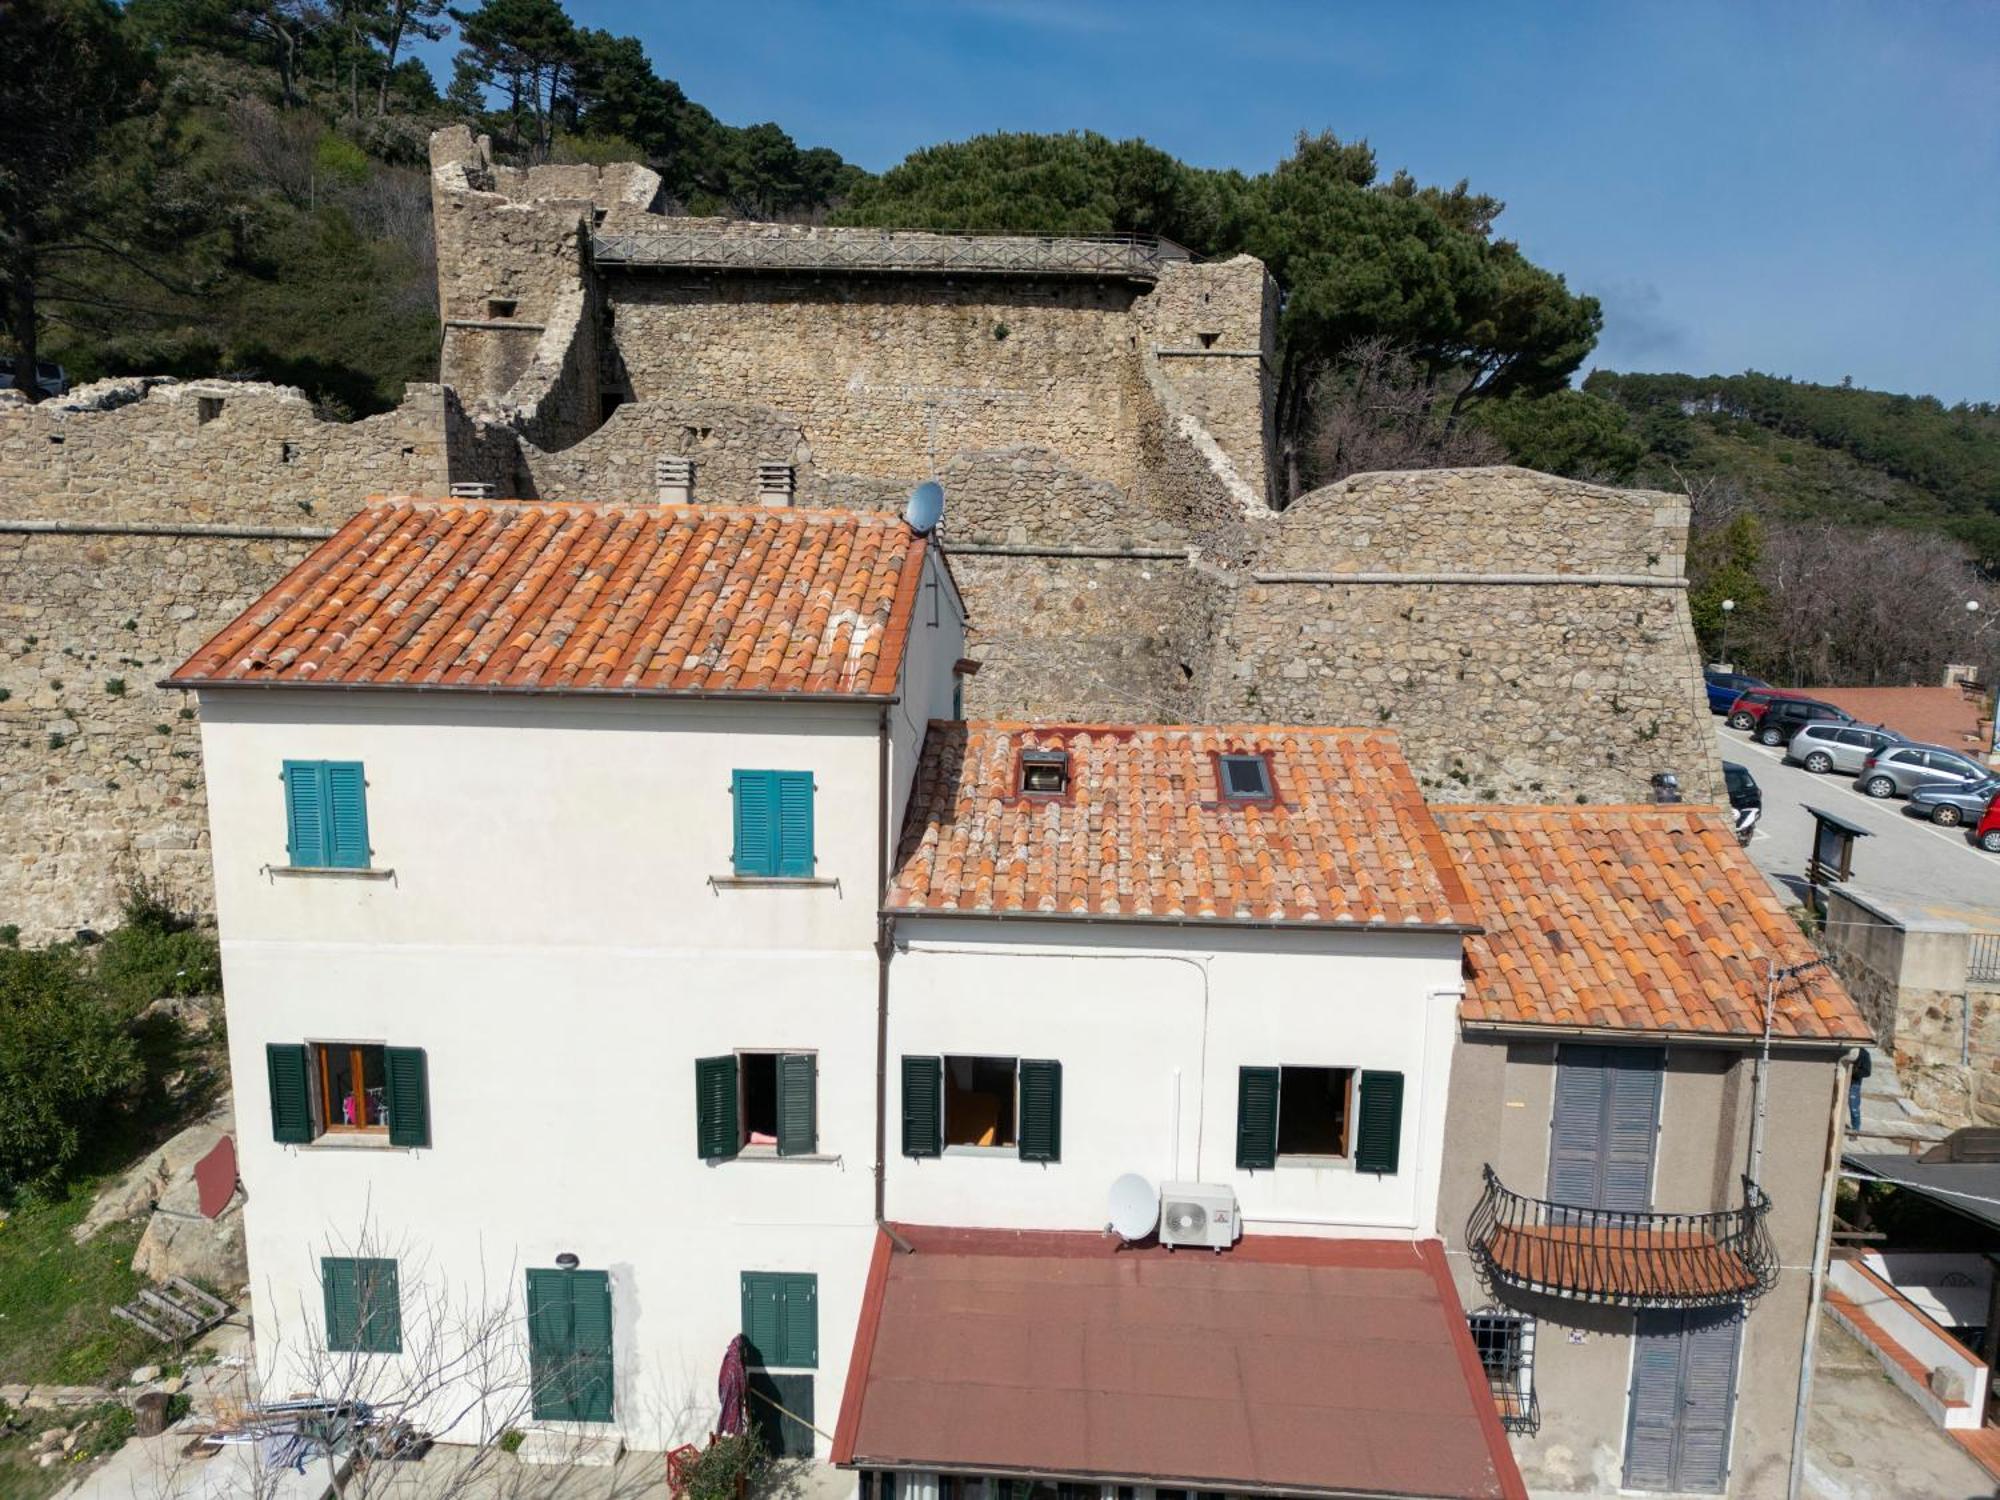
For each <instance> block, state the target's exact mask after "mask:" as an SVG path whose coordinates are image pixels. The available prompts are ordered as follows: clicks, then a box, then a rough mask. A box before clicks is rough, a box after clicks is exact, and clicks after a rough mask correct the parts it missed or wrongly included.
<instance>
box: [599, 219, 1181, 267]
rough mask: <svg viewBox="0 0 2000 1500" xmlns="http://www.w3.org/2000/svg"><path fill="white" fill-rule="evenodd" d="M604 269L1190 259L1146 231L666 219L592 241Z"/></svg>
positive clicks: (1118, 263)
mask: <svg viewBox="0 0 2000 1500" xmlns="http://www.w3.org/2000/svg"><path fill="white" fill-rule="evenodd" d="M592 250H593V254H594V256H595V258H596V261H597V263H598V264H599V265H600V266H625V267H632V268H644V267H656V268H659V269H663V270H704V271H778V272H787V271H789V272H800V271H805V272H815V271H817V272H855V271H872V272H901V273H929V274H933V275H952V274H957V275H976V276H1029V277H1079V278H1084V279H1094V280H1120V281H1137V282H1152V281H1157V280H1158V279H1159V276H1160V266H1161V263H1162V262H1164V261H1169V260H1186V259H1187V258H1188V252H1187V251H1186V250H1184V249H1182V248H1181V247H1180V246H1178V245H1176V244H1174V243H1172V242H1171V241H1169V240H1161V239H1157V238H1155V237H1154V236H1152V235H1144V234H1089V235H1085V234H1076V235H1024V234H1022V235H1016V234H947V233H937V232H932V231H929V230H922V231H911V230H889V229H821V228H814V229H802V228H793V227H791V226H788V225H743V224H738V225H716V224H700V223H689V222H686V221H676V220H673V219H667V220H664V221H662V222H661V223H660V224H659V225H658V226H657V227H655V226H651V225H649V226H647V227H646V228H644V229H636V230H619V231H616V232H606V231H604V230H599V231H598V232H597V233H596V234H595V235H594V236H593V239H592Z"/></svg>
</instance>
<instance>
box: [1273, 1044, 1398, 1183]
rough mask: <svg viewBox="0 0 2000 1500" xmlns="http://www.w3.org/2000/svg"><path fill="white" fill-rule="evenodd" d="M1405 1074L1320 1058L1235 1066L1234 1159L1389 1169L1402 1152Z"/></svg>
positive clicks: (1364, 1168)
mask: <svg viewBox="0 0 2000 1500" xmlns="http://www.w3.org/2000/svg"><path fill="white" fill-rule="evenodd" d="M1402 1129H1403V1075H1402V1074H1401V1073H1388V1072H1379V1073H1378V1072H1373V1071H1368V1072H1364V1071H1360V1070H1358V1069H1354V1068H1332V1067H1318V1066H1285V1067H1246V1068H1239V1069H1238V1070H1237V1083H1236V1165H1237V1166H1239V1167H1242V1168H1244V1169H1246V1170H1251V1171H1255V1170H1257V1169H1260V1168H1268V1167H1275V1166H1278V1165H1279V1164H1280V1163H1284V1162H1293V1163H1298V1164H1301V1165H1308V1166H1310V1165H1313V1164H1315V1163H1333V1162H1345V1161H1351V1162H1352V1163H1353V1164H1354V1167H1355V1169H1356V1170H1357V1171H1362V1172H1377V1173H1382V1174H1385V1175H1387V1174H1390V1173H1393V1172H1395V1171H1396V1169H1397V1165H1398V1162H1399V1159H1400V1155H1401V1140H1402Z"/></svg>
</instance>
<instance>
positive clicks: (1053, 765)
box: [1021, 750, 1069, 797]
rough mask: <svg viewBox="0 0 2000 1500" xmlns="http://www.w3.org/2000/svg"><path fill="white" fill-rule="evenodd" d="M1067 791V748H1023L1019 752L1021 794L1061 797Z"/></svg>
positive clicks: (1026, 795) (1025, 795)
mask: <svg viewBox="0 0 2000 1500" xmlns="http://www.w3.org/2000/svg"><path fill="white" fill-rule="evenodd" d="M1068 792H1069V752H1068V751H1067V750H1023V751H1022V752H1021V795H1022V796H1024V797H1061V796H1065V795H1067V794H1068Z"/></svg>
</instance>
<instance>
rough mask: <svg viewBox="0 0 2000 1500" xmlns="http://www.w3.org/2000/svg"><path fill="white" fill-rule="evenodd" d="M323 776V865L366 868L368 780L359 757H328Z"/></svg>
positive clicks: (336, 868) (357, 868) (335, 867)
mask: <svg viewBox="0 0 2000 1500" xmlns="http://www.w3.org/2000/svg"><path fill="white" fill-rule="evenodd" d="M324 774H325V777H326V814H327V815H326V827H327V844H326V864H327V866H328V867H329V868H330V869H335V870H365V869H367V868H368V789H367V788H368V783H367V778H366V777H364V776H363V775H362V771H361V762H360V761H358V760H330V761H328V762H326V764H325V767H324Z"/></svg>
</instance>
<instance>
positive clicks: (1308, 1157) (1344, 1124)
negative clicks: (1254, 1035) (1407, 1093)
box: [1274, 1063, 1361, 1167]
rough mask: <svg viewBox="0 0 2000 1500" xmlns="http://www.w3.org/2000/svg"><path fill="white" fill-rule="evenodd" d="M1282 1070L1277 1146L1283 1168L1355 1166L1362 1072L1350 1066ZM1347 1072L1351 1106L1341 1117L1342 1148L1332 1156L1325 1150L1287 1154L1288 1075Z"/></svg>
mask: <svg viewBox="0 0 2000 1500" xmlns="http://www.w3.org/2000/svg"><path fill="white" fill-rule="evenodd" d="M1277 1067H1278V1111H1277V1131H1276V1135H1275V1140H1276V1141H1277V1142H1279V1143H1280V1144H1278V1145H1276V1146H1275V1147H1274V1151H1275V1156H1274V1160H1275V1161H1276V1163H1277V1164H1278V1165H1279V1166H1284V1165H1285V1164H1286V1163H1287V1162H1289V1163H1291V1164H1292V1165H1293V1166H1306V1167H1310V1166H1320V1165H1325V1164H1327V1163H1331V1162H1338V1163H1339V1164H1340V1165H1342V1166H1351V1165H1353V1162H1354V1147H1355V1135H1356V1129H1357V1121H1356V1120H1355V1112H1356V1111H1357V1110H1358V1109H1359V1108H1360V1107H1361V1069H1360V1068H1358V1067H1355V1066H1353V1065H1351V1064H1348V1063H1279V1064H1278V1065H1277ZM1303 1072H1313V1073H1344V1074H1346V1075H1347V1081H1346V1085H1345V1091H1346V1094H1347V1104H1346V1107H1345V1108H1344V1109H1342V1111H1341V1114H1340V1149H1339V1150H1338V1151H1335V1152H1332V1153H1331V1154H1329V1153H1327V1152H1324V1151H1287V1150H1285V1149H1284V1147H1283V1145H1282V1142H1283V1141H1284V1138H1285V1075H1286V1074H1287V1073H1303Z"/></svg>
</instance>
